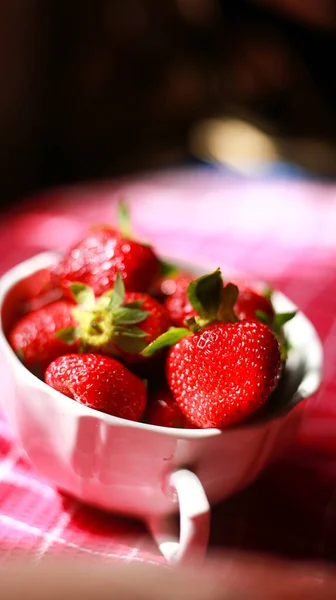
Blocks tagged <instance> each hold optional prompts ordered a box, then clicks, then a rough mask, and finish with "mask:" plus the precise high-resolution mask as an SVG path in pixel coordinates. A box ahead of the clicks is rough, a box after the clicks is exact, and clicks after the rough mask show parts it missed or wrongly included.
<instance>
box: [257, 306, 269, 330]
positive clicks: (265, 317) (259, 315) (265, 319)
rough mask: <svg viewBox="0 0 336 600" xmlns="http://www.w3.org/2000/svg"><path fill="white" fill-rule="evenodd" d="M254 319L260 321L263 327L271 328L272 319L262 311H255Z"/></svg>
mask: <svg viewBox="0 0 336 600" xmlns="http://www.w3.org/2000/svg"><path fill="white" fill-rule="evenodd" d="M255 314H256V317H257V319H258V320H259V321H261V323H264V324H265V325H268V326H269V327H271V326H272V319H271V317H270V316H269V315H268V314H267V313H265V312H264V311H263V310H256V311H255Z"/></svg>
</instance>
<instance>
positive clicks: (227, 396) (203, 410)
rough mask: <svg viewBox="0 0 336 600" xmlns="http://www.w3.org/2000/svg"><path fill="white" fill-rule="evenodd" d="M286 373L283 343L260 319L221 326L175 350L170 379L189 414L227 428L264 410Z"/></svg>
mask: <svg viewBox="0 0 336 600" xmlns="http://www.w3.org/2000/svg"><path fill="white" fill-rule="evenodd" d="M280 372H281V358H280V349H279V343H278V341H277V339H276V338H275V336H274V335H273V333H272V332H271V330H270V329H269V327H267V325H264V324H263V323H259V322H257V321H239V322H236V323H215V324H213V325H209V326H207V327H205V328H203V329H201V330H200V331H199V332H197V333H194V334H192V335H191V336H186V337H184V338H183V339H181V340H180V341H179V342H178V343H177V344H175V345H174V346H173V348H172V349H171V350H170V353H169V355H168V360H167V379H168V383H169V386H170V388H171V390H172V392H173V394H174V397H175V399H176V401H177V403H178V405H179V407H180V409H181V411H182V412H183V414H184V415H185V416H186V417H187V418H188V419H189V420H190V421H191V422H192V423H194V424H195V425H197V426H198V427H202V428H209V427H218V428H223V427H226V426H228V425H230V424H232V423H235V422H236V421H241V420H242V419H245V418H246V417H248V416H249V415H251V414H253V413H254V412H255V411H257V410H259V408H261V407H262V406H263V405H264V404H265V402H266V400H267V398H268V397H269V395H270V394H271V392H272V391H273V390H274V388H275V386H276V384H277V382H278V379H279V376H280Z"/></svg>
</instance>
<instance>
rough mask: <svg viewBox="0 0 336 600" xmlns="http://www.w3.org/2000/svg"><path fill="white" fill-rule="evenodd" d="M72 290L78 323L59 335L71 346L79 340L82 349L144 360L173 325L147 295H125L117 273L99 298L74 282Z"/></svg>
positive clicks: (85, 287) (129, 293) (74, 310)
mask: <svg viewBox="0 0 336 600" xmlns="http://www.w3.org/2000/svg"><path fill="white" fill-rule="evenodd" d="M70 291H71V293H72V295H73V298H74V300H75V301H76V302H77V305H76V306H74V308H73V310H72V313H73V316H74V319H75V324H74V325H73V326H72V327H69V328H66V329H65V330H62V331H59V332H58V333H57V335H58V336H59V337H60V338H61V339H63V340H64V341H69V342H70V343H72V342H73V341H74V340H77V339H78V340H80V343H81V350H82V351H84V352H95V353H100V354H108V355H111V356H116V357H118V358H122V359H123V360H125V361H126V362H128V363H130V362H139V361H143V360H144V357H143V356H142V355H141V354H140V352H141V350H142V349H143V348H144V347H145V346H146V345H147V344H148V343H151V342H153V341H154V340H155V339H156V338H157V337H158V336H160V335H161V334H163V333H164V332H165V331H166V330H167V329H168V327H169V326H170V320H169V316H168V314H167V312H166V310H165V308H164V307H163V306H162V305H161V304H159V302H157V300H155V299H154V298H151V296H149V295H148V294H144V293H140V292H126V291H125V286H124V283H123V280H122V278H121V276H120V275H119V274H117V277H116V282H115V285H114V287H113V289H112V290H109V291H108V292H106V293H105V294H103V295H102V296H100V298H98V299H96V298H95V295H94V292H93V290H92V288H90V287H88V286H86V285H84V284H82V283H73V284H71V286H70Z"/></svg>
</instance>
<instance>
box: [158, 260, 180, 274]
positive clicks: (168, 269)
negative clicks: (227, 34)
mask: <svg viewBox="0 0 336 600" xmlns="http://www.w3.org/2000/svg"><path fill="white" fill-rule="evenodd" d="M160 273H161V275H162V277H172V276H173V275H177V273H178V268H177V266H176V265H173V264H172V263H169V262H166V261H164V260H162V261H161V263H160Z"/></svg>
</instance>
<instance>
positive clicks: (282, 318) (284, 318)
mask: <svg viewBox="0 0 336 600" xmlns="http://www.w3.org/2000/svg"><path fill="white" fill-rule="evenodd" d="M296 312H297V311H296V310H293V311H291V312H286V313H277V314H276V315H275V317H274V319H273V327H274V329H279V328H280V327H283V326H284V325H285V324H286V323H288V321H291V320H292V319H293V318H294V317H295V315H296Z"/></svg>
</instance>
